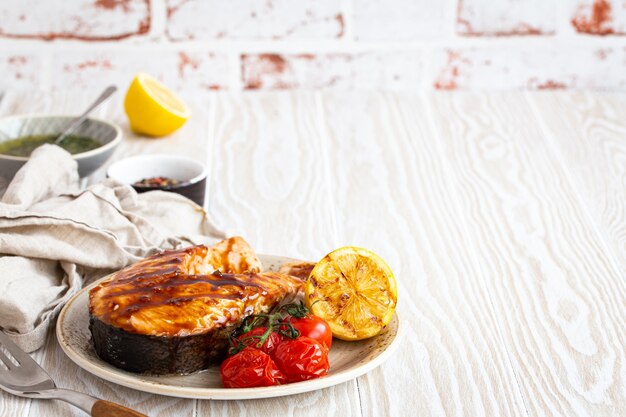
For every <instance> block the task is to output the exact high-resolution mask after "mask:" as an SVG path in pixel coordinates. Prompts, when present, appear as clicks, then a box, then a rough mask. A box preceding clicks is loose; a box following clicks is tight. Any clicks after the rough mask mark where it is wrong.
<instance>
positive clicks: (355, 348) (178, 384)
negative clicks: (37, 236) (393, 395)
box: [56, 255, 400, 400]
mask: <svg viewBox="0 0 626 417" xmlns="http://www.w3.org/2000/svg"><path fill="white" fill-rule="evenodd" d="M259 257H260V258H261V261H262V262H263V265H264V266H265V267H266V269H268V270H273V271H275V270H277V269H278V268H279V267H280V266H281V265H282V264H284V263H287V262H293V261H295V260H294V259H291V258H285V257H279V256H268V255H259ZM103 279H106V277H105V278H103ZM100 281H101V280H100ZM100 281H98V282H100ZM98 282H95V283H93V284H92V285H90V286H89V287H87V288H84V289H83V290H81V291H80V292H78V293H77V294H76V295H74V297H72V298H71V299H70V301H69V302H68V303H67V304H66V305H65V307H64V308H63V310H62V311H61V314H60V315H59V319H58V321H57V328H56V330H57V339H58V340H59V344H60V345H61V348H62V349H63V351H64V352H65V353H66V354H67V356H69V357H70V359H71V360H72V361H74V362H75V363H76V364H77V365H78V366H80V367H81V368H83V369H84V370H86V371H87V372H90V373H92V374H94V375H96V376H99V377H100V378H103V379H105V380H107V381H111V382H115V383H116V384H120V385H123V386H125V387H129V388H134V389H137V390H140V391H145V392H151V393H154V394H161V395H169V396H173V397H183V398H202V399H213V400H243V399H252V398H270V397H280V396H283V395H291V394H299V393H302V392H308V391H314V390H318V389H321V388H326V387H330V386H333V385H336V384H340V383H342V382H345V381H348V380H350V379H353V378H356V377H358V376H360V375H363V374H365V373H366V372H368V371H370V370H372V369H374V368H375V367H377V366H378V365H380V364H381V363H383V361H385V360H386V359H387V358H389V356H391V354H392V353H393V351H394V350H395V348H396V347H397V345H398V342H399V339H400V337H399V336H400V320H399V319H398V316H397V314H395V315H394V317H393V319H392V320H391V323H389V325H388V326H387V328H386V329H385V330H384V331H383V332H382V333H381V334H379V335H378V336H376V337H373V338H371V339H368V340H363V341H359V342H344V341H341V340H337V339H335V340H333V346H332V348H331V349H330V353H329V359H330V372H329V373H328V375H326V376H324V377H322V378H319V379H314V380H310V381H304V382H297V383H293V384H286V385H277V386H272V387H259V388H223V387H222V383H221V379H220V374H219V366H213V367H211V368H209V369H208V370H206V371H201V372H198V373H195V374H191V375H184V376H181V375H167V376H163V375H161V376H148V375H141V374H133V373H130V372H126V371H123V370H121V369H118V368H115V367H114V366H112V365H109V364H108V363H107V362H104V361H103V360H101V359H100V358H99V357H98V356H97V355H96V352H95V351H94V349H93V347H92V345H91V334H90V332H89V314H88V302H89V299H88V291H89V290H90V289H91V288H92V287H93V286H95V285H97V284H98Z"/></svg>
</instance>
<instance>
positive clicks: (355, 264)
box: [304, 246, 398, 340]
mask: <svg viewBox="0 0 626 417" xmlns="http://www.w3.org/2000/svg"><path fill="white" fill-rule="evenodd" d="M304 301H305V304H306V305H307V307H308V308H309V309H310V310H311V312H312V313H313V314H315V315H316V316H318V317H320V318H322V319H324V320H326V321H327V322H328V324H329V325H330V328H331V329H332V332H333V336H335V337H337V338H339V339H343V340H362V339H367V338H369V337H372V336H376V335H377V334H378V333H380V332H381V331H382V330H383V329H384V328H385V326H386V325H387V324H389V322H390V321H391V318H392V317H393V312H394V310H395V308H396V303H397V301H398V288H397V285H396V279H395V278H394V276H393V272H391V268H389V265H387V264H386V263H385V261H383V260H382V259H381V258H380V257H379V256H378V255H376V254H375V253H373V252H371V251H369V250H367V249H362V248H357V247H353V246H346V247H343V248H339V249H337V250H335V251H333V252H331V253H329V254H328V255H326V256H325V257H324V258H323V259H322V260H321V261H319V262H318V263H317V264H316V265H315V268H313V270H312V271H311V274H310V275H309V278H308V280H307V282H306V283H305V285H304Z"/></svg>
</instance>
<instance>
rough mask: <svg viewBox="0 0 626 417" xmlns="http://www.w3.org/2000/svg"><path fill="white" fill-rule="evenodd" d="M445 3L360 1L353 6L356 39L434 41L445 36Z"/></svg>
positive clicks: (410, 0)
mask: <svg viewBox="0 0 626 417" xmlns="http://www.w3.org/2000/svg"><path fill="white" fill-rule="evenodd" d="M448 4H449V3H448V2H445V1H433V0H386V1H380V0H359V1H358V3H357V4H355V7H354V34H355V37H356V38H357V39H358V40H394V41H407V40H413V39H433V38H437V37H441V36H442V35H444V34H445V30H446V23H445V21H444V17H445V12H446V10H445V8H446V6H447V5H448Z"/></svg>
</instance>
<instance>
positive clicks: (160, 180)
mask: <svg viewBox="0 0 626 417" xmlns="http://www.w3.org/2000/svg"><path fill="white" fill-rule="evenodd" d="M179 184H180V181H178V180H177V179H175V178H168V177H152V178H144V179H142V180H140V181H137V182H135V183H134V184H133V185H135V186H138V187H151V188H166V187H172V186H176V185H179Z"/></svg>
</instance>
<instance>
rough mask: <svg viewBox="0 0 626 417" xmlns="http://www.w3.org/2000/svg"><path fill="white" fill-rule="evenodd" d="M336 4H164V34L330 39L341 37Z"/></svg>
mask: <svg viewBox="0 0 626 417" xmlns="http://www.w3.org/2000/svg"><path fill="white" fill-rule="evenodd" d="M340 6H341V3H340V2H339V1H337V0H298V1H294V0H168V1H167V33H168V35H169V37H170V38H171V39H173V40H190V39H302V38H310V39H327V38H330V39H333V38H340V37H341V36H342V35H343V33H344V18H343V15H342V12H341V7H340Z"/></svg>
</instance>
